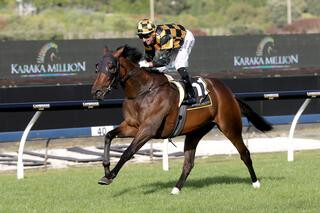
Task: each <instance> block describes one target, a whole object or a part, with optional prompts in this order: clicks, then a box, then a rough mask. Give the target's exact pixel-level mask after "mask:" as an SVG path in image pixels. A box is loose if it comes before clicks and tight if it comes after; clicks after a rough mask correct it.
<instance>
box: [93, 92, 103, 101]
mask: <svg viewBox="0 0 320 213" xmlns="http://www.w3.org/2000/svg"><path fill="white" fill-rule="evenodd" d="M104 94H105V93H104V92H103V91H101V90H97V91H96V92H95V93H94V94H93V98H94V99H97V100H102V99H103V97H104Z"/></svg>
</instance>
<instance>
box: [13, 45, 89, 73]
mask: <svg viewBox="0 0 320 213" xmlns="http://www.w3.org/2000/svg"><path fill="white" fill-rule="evenodd" d="M60 61H61V58H60V56H59V48H58V45H57V44H56V43H54V42H49V43H46V44H45V45H43V46H42V47H41V48H40V50H39V52H38V55H37V57H36V63H35V64H11V74H12V75H19V76H21V77H56V76H69V75H77V74H78V73H79V72H85V71H86V61H76V62H71V63H60Z"/></svg>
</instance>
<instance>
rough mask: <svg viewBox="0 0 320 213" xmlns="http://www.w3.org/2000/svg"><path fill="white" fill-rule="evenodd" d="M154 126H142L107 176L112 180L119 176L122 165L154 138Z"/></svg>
mask: <svg viewBox="0 0 320 213" xmlns="http://www.w3.org/2000/svg"><path fill="white" fill-rule="evenodd" d="M152 126H153V125H146V126H144V127H140V129H139V131H138V133H137V135H136V137H135V138H134V139H133V141H132V142H131V144H130V146H129V147H128V148H127V149H126V150H125V151H124V152H123V154H122V156H121V157H120V160H119V161H118V163H117V165H116V166H115V167H114V168H113V169H112V171H111V172H110V174H109V175H108V176H106V178H107V179H109V181H110V182H111V181H112V179H114V178H115V177H116V176H117V174H118V173H119V171H120V169H121V168H122V166H123V165H124V164H125V163H126V162H127V161H128V160H130V159H131V158H132V157H133V155H134V154H135V153H136V152H137V151H139V149H140V148H141V147H142V146H143V145H144V144H145V143H146V142H148V141H149V140H150V139H151V138H153V136H154V134H155V132H156V131H155V129H154V128H152Z"/></svg>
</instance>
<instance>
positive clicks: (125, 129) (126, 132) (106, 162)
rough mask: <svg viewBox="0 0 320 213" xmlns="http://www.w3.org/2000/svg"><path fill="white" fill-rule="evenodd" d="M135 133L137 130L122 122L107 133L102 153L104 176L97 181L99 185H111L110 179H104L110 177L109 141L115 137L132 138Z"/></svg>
mask: <svg viewBox="0 0 320 213" xmlns="http://www.w3.org/2000/svg"><path fill="white" fill-rule="evenodd" d="M136 133H137V129H136V128H134V127H130V126H128V125H127V123H126V122H122V123H121V124H120V125H119V126H118V127H116V128H115V129H113V130H111V131H109V132H108V133H107V134H106V136H105V141H104V153H103V160H102V165H103V168H104V176H103V177H102V178H101V179H100V180H99V182H98V183H99V184H102V185H108V184H110V183H111V179H108V178H106V177H108V176H110V146H111V141H112V139H113V138H115V137H119V138H121V137H133V136H134V135H135V134H136Z"/></svg>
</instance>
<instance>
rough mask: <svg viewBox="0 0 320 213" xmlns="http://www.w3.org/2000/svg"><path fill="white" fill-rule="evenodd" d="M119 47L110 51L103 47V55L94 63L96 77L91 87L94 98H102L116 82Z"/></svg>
mask: <svg viewBox="0 0 320 213" xmlns="http://www.w3.org/2000/svg"><path fill="white" fill-rule="evenodd" d="M120 51H123V49H120V50H118V51H116V52H111V51H109V49H108V48H107V47H105V49H104V56H103V57H102V59H101V60H100V61H99V62H98V63H97V64H96V73H97V77H96V80H95V81H94V83H93V86H92V88H91V94H92V95H93V97H94V98H95V99H103V97H104V95H105V94H106V93H107V92H109V91H110V90H111V88H112V87H113V86H114V85H115V83H116V77H117V72H118V71H119V60H118V58H119V55H120V54H121V52H120Z"/></svg>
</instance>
